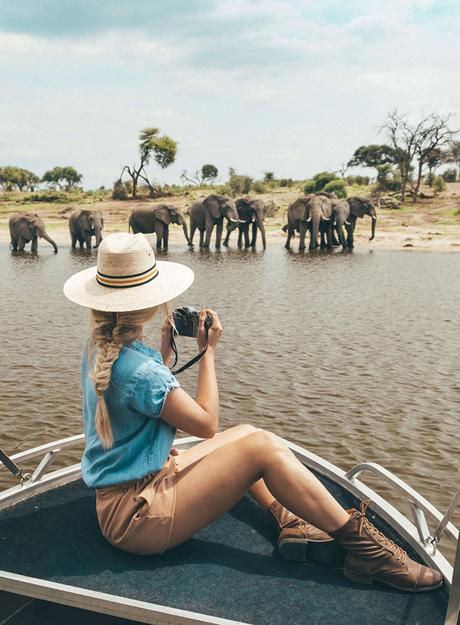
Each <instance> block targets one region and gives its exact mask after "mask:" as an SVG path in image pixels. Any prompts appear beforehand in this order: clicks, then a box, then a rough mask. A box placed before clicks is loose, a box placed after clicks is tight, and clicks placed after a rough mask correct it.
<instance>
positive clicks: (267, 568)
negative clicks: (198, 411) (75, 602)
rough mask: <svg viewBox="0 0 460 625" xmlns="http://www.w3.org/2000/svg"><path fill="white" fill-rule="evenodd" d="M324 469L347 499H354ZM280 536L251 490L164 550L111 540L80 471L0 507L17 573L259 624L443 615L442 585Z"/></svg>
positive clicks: (408, 621)
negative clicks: (397, 583) (394, 584)
mask: <svg viewBox="0 0 460 625" xmlns="http://www.w3.org/2000/svg"><path fill="white" fill-rule="evenodd" d="M321 479H322V481H323V482H324V483H325V484H326V486H327V487H328V488H329V490H331V491H332V492H333V494H334V496H335V497H336V498H337V499H339V500H340V501H341V503H342V504H343V505H344V506H346V507H351V506H356V505H357V502H356V501H355V500H354V499H353V497H352V496H351V495H349V494H348V493H347V492H346V491H344V490H342V489H341V488H340V487H338V486H337V485H335V484H333V483H332V482H330V481H329V480H328V479H327V478H324V477H322V478H321ZM375 524H376V525H377V526H378V527H379V528H380V529H383V530H384V531H385V532H386V533H387V534H388V535H389V536H390V537H391V538H395V536H394V535H393V533H392V530H391V529H390V528H389V527H387V526H385V525H383V524H382V522H380V521H379V520H378V519H375ZM398 542H400V540H399V541H398ZM274 543H275V530H274V527H273V526H272V524H271V522H270V519H269V518H268V516H267V515H266V513H264V512H263V511H262V510H261V509H260V508H259V507H258V506H257V505H256V504H255V503H254V502H252V500H250V499H249V498H245V499H243V500H242V501H241V502H240V503H239V504H238V505H237V506H235V508H233V509H232V510H231V511H230V512H229V513H227V514H226V515H225V516H224V517H222V518H221V519H220V520H219V521H218V522H217V523H214V524H213V525H211V526H209V527H207V528H206V529H204V530H202V531H201V532H200V533H199V534H197V535H196V536H195V537H194V538H193V539H191V540H189V541H188V542H187V543H185V544H184V545H180V546H179V547H176V548H175V549H173V550H171V551H170V552H167V553H166V554H164V555H163V556H161V557H158V556H135V555H131V554H127V553H124V552H121V551H119V550H117V549H115V548H113V547H112V546H110V545H109V544H108V543H107V542H106V541H105V540H104V538H103V537H102V536H101V534H100V532H99V530H98V526H97V520H96V515H95V504H94V494H93V493H92V491H90V490H89V489H88V488H86V487H85V485H84V484H83V483H82V482H81V480H77V481H75V482H72V483H70V484H67V485H65V486H61V487H59V488H55V489H54V490H50V491H48V492H45V493H43V494H40V495H36V496H35V497H32V498H30V499H28V500H26V501H24V502H22V503H19V504H17V505H15V506H13V507H11V508H8V509H5V510H2V511H1V512H0V569H2V570H3V571H8V572H11V573H17V574H20V575H25V576H31V577H34V578H41V579H43V580H48V581H50V582H57V583H61V584H68V585H71V586H74V587H78V588H82V589H87V590H92V591H99V592H104V593H109V594H111V595H117V596H119V597H125V598H129V599H135V600H139V601H146V602H151V603H155V604H160V605H165V606H170V607H173V608H178V609H182V610H190V611H192V612H198V613H201V614H207V615H212V616H216V617H221V618H225V619H230V620H234V621H237V622H242V623H252V624H254V625H398V624H401V625H416V624H417V625H425V624H426V625H438V624H439V625H442V623H443V622H444V615H445V611H446V605H447V597H446V593H445V591H444V590H443V589H440V590H437V591H434V592H430V593H422V594H413V593H403V592H399V591H396V590H393V589H391V588H388V587H385V586H381V585H374V586H371V587H368V586H361V585H356V584H353V583H351V582H349V581H347V580H346V579H345V578H344V577H343V575H342V573H341V571H340V570H339V569H338V568H336V567H332V566H326V565H324V564H322V565H318V564H316V565H314V566H313V565H309V564H298V563H291V562H287V561H284V560H282V559H281V558H280V557H279V556H278V555H277V554H276V552H275V550H274ZM403 546H404V547H405V548H407V549H408V551H409V553H410V555H411V556H412V557H415V554H414V553H413V552H411V549H410V548H408V547H407V545H403ZM0 588H1V586H0ZM113 622H114V623H115V622H116V619H114V620H113ZM152 622H154V621H152Z"/></svg>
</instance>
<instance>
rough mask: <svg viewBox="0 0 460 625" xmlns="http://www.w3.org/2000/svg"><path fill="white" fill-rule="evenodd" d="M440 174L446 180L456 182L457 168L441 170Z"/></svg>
mask: <svg viewBox="0 0 460 625" xmlns="http://www.w3.org/2000/svg"><path fill="white" fill-rule="evenodd" d="M441 176H442V178H443V180H445V181H446V182H456V180H457V170H456V169H455V168H454V167H452V169H446V171H444V172H442V174H441Z"/></svg>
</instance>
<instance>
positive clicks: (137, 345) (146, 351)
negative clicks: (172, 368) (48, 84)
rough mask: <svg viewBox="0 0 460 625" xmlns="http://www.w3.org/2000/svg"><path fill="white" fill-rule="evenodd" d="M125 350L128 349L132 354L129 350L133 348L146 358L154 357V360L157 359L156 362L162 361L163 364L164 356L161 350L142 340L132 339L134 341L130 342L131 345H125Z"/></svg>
mask: <svg viewBox="0 0 460 625" xmlns="http://www.w3.org/2000/svg"><path fill="white" fill-rule="evenodd" d="M123 350H124V351H126V353H127V354H128V355H129V354H130V352H129V350H132V351H134V352H135V353H137V354H140V355H141V356H144V358H147V359H149V358H153V360H155V361H156V362H158V363H160V364H161V365H162V364H163V358H162V356H161V354H160V352H159V351H158V350H156V349H154V348H153V347H150V346H149V345H146V344H145V343H143V342H142V341H138V340H136V341H132V343H129V345H125V347H124V348H123ZM127 350H128V351H127Z"/></svg>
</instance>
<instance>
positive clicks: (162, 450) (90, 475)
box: [64, 234, 442, 591]
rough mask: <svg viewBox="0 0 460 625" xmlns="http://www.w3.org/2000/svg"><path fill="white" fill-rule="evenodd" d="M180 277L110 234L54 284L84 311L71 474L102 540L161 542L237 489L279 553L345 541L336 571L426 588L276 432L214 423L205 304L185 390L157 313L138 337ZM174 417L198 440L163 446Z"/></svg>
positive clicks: (231, 499)
mask: <svg viewBox="0 0 460 625" xmlns="http://www.w3.org/2000/svg"><path fill="white" fill-rule="evenodd" d="M193 277H194V276H193V272H192V271H191V270H190V269H189V268H188V267H185V266H184V265H180V264H177V263H172V262H167V261H161V262H156V261H155V256H154V252H153V250H152V248H151V246H150V245H149V243H148V242H147V239H146V238H145V237H144V235H143V234H135V235H132V234H113V235H110V236H108V237H106V238H105V239H104V240H103V241H102V243H101V245H100V246H99V251H98V264H97V267H92V268H90V269H86V270H84V271H81V272H79V273H78V274H76V275H74V276H72V277H71V278H70V279H69V280H68V281H67V282H66V284H65V286H64V293H65V295H66V296H67V297H68V298H69V299H70V300H71V301H73V302H76V303H78V304H80V305H82V306H85V307H87V308H90V309H91V320H92V330H91V333H90V337H89V341H88V346H87V349H86V350H85V353H84V356H83V359H82V386H83V416H84V427H85V434H86V447H85V450H84V454H83V458H82V474H83V479H84V480H85V482H86V484H87V485H88V486H90V487H92V488H94V489H96V508H97V516H98V520H99V524H100V528H101V531H102V533H103V535H104V536H105V538H106V539H107V540H108V541H109V542H110V543H111V544H113V545H114V546H116V547H118V548H119V549H123V550H125V551H129V552H132V553H137V554H162V553H163V552H164V551H166V550H167V549H171V548H173V547H174V546H176V545H179V544H180V543H183V542H184V541H186V540H187V539H188V538H190V537H191V536H193V535H194V534H195V533H196V532H198V531H199V530H200V529H201V528H203V527H205V526H206V525H208V524H210V523H212V522H213V521H215V520H216V519H218V518H219V517H220V516H221V515H223V514H224V513H225V512H226V511H227V510H229V509H230V508H232V507H233V506H234V505H235V503H236V502H237V501H238V500H239V499H241V498H242V497H243V496H244V495H245V494H246V493H247V492H249V493H250V494H251V496H252V497H253V498H254V499H255V500H256V501H257V502H258V503H259V504H260V505H261V506H262V507H263V508H265V509H266V510H267V511H268V512H269V513H270V514H271V515H272V516H273V517H274V519H275V520H276V522H277V524H278V528H279V537H278V547H279V549H280V552H281V554H282V555H284V556H285V557H289V558H291V559H296V560H304V559H305V553H306V550H307V549H308V544H309V543H310V542H312V541H315V542H326V541H331V540H333V539H335V540H336V541H337V542H338V543H340V544H341V545H343V546H344V547H345V548H346V549H347V555H346V559H345V568H344V573H345V575H346V576H347V577H348V578H350V579H352V580H354V581H357V582H362V583H366V584H369V583H372V582H373V581H380V582H384V583H386V584H388V585H390V586H393V587H395V588H399V589H405V590H410V591H426V590H431V589H434V588H437V587H439V586H440V585H441V584H442V577H441V575H440V574H439V573H438V572H437V571H434V570H433V569H430V568H428V567H425V566H422V565H421V564H418V563H416V562H414V561H413V560H411V559H410V558H409V557H408V556H407V554H406V553H405V552H404V551H403V550H402V549H401V548H400V547H398V546H397V545H395V544H394V543H393V542H391V541H390V540H389V539H388V538H386V537H385V536H384V535H383V534H382V533H380V532H379V531H378V530H377V529H376V528H375V527H374V526H373V525H372V524H371V523H370V522H369V520H368V519H367V518H366V516H365V505H363V506H362V507H361V511H358V510H350V511H346V510H344V509H343V508H342V507H341V506H340V505H339V504H338V503H337V501H336V500H335V499H334V498H333V497H332V496H331V495H330V494H329V492H328V491H327V490H326V489H325V488H324V486H323V485H322V484H321V483H320V482H319V481H318V480H317V479H316V478H315V477H314V476H313V475H312V474H311V473H310V472H309V471H308V469H306V468H305V467H304V466H303V465H302V464H301V463H300V462H299V461H298V460H297V459H296V457H295V456H294V455H293V454H292V452H291V451H290V450H289V449H288V448H287V447H286V446H285V445H284V444H283V442H282V441H281V440H280V439H279V438H278V437H277V436H275V435H274V434H272V433H270V432H266V431H263V430H259V429H257V428H255V427H253V426H251V425H240V426H237V427H234V428H230V429H228V430H226V431H223V432H218V422H219V395H218V387H217V379H216V371H215V366H214V353H215V350H216V348H217V346H218V344H219V340H220V338H221V336H222V325H221V323H220V321H219V318H218V316H217V314H216V313H215V312H214V311H213V310H211V309H205V310H202V311H201V312H200V322H199V330H198V337H197V343H198V348H199V349H200V350H201V349H202V348H203V345H204V341H205V331H204V320H205V317H206V314H209V315H211V316H212V326H211V328H210V330H209V336H208V349H207V351H206V353H205V355H204V356H203V358H202V359H201V360H200V361H199V374H198V384H197V390H196V394H195V398H193V397H191V396H190V395H189V394H188V393H187V392H186V391H185V390H183V389H182V388H181V387H180V385H179V383H178V382H177V380H176V379H175V377H174V376H173V375H172V374H171V372H170V371H169V369H168V368H167V366H166V365H167V363H168V360H169V358H170V356H171V348H170V342H169V334H170V323H169V320H168V319H166V321H165V323H164V324H163V328H162V333H161V340H160V345H159V350H158V351H157V350H156V349H153V348H151V347H149V346H147V345H146V344H145V343H144V342H143V341H142V337H143V328H144V324H145V323H147V322H148V321H149V320H150V319H151V318H152V317H153V316H154V315H155V314H156V313H157V311H158V310H160V309H161V308H163V305H164V304H165V303H166V302H169V301H171V300H172V299H173V298H174V297H176V296H178V295H179V294H180V293H182V292H183V291H185V290H186V289H187V288H188V287H189V286H190V284H191V283H192V281H193ZM176 429H181V430H183V431H185V432H187V433H189V434H191V435H195V436H198V437H200V438H204V439H206V440H204V441H203V442H200V443H198V444H196V445H195V446H193V447H192V448H190V449H187V450H185V451H183V452H181V453H180V454H178V453H177V452H176V451H175V450H174V449H173V448H172V445H173V441H174V436H175V433H176Z"/></svg>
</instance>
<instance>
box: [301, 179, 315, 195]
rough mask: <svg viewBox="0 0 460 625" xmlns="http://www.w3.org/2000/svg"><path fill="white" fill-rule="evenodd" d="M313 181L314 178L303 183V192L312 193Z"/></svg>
mask: <svg viewBox="0 0 460 625" xmlns="http://www.w3.org/2000/svg"><path fill="white" fill-rule="evenodd" d="M315 186H316V185H315V181H314V180H306V181H305V184H304V185H303V192H304V193H305V194H308V193H314V192H315Z"/></svg>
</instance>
